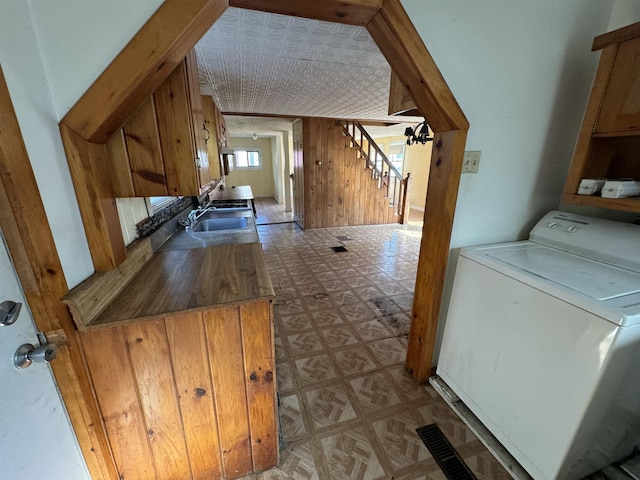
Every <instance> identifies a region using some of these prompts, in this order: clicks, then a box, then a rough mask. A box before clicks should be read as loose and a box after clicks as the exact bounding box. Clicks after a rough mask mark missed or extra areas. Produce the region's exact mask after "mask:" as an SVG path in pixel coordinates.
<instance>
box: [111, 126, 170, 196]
mask: <svg viewBox="0 0 640 480" xmlns="http://www.w3.org/2000/svg"><path fill="white" fill-rule="evenodd" d="M107 153H108V156H109V171H110V175H111V186H112V189H113V194H114V195H115V196H116V197H119V198H129V197H135V196H136V192H135V188H134V187H133V178H132V176H131V164H130V163H129V153H128V152H127V144H126V141H125V138H124V130H123V129H122V128H121V129H119V130H118V131H117V132H116V133H114V134H113V135H112V136H111V138H110V139H109V140H108V141H107ZM163 173H164V172H163Z"/></svg>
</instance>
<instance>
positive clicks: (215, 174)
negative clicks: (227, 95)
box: [202, 95, 222, 180]
mask: <svg viewBox="0 0 640 480" xmlns="http://www.w3.org/2000/svg"><path fill="white" fill-rule="evenodd" d="M217 110H218V109H217V107H216V105H215V103H214V101H213V97H209V96H206V95H205V96H203V97H202V114H203V117H204V125H205V127H206V128H207V130H208V133H207V136H208V139H207V142H206V145H207V158H208V160H209V176H210V178H211V179H212V180H218V179H220V178H221V177H222V174H221V172H222V169H221V168H220V151H219V150H218V133H217V132H218V127H217V126H216V118H217V115H218V114H217Z"/></svg>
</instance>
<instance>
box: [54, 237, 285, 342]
mask: <svg viewBox="0 0 640 480" xmlns="http://www.w3.org/2000/svg"><path fill="white" fill-rule="evenodd" d="M70 293H73V291H72V292H70ZM273 295H274V291H273V286H272V285H271V280H270V278H269V275H268V273H267V269H266V265H265V262H264V257H263V254H262V247H261V245H260V244H259V243H247V244H232V245H221V246H216V247H208V248H199V249H191V250H175V251H169V252H156V253H154V254H153V255H152V256H151V258H150V259H149V260H148V261H147V262H146V263H145V264H144V266H143V267H142V268H141V269H140V270H139V272H138V273H137V274H136V275H135V276H134V277H133V278H132V279H131V281H130V282H128V283H127V285H126V286H125V287H124V288H123V289H122V291H121V292H120V293H119V294H118V295H117V296H115V297H114V298H113V300H111V301H110V302H109V304H108V305H107V307H106V308H105V309H104V310H103V311H102V312H100V314H99V315H97V316H96V317H95V318H93V319H78V318H76V315H74V320H75V321H76V324H78V328H79V329H80V330H81V331H82V330H86V329H88V328H93V327H105V326H108V325H112V324H120V323H123V322H132V321H137V320H144V319H149V318H153V317H156V318H157V317H158V316H162V315H165V314H170V313H174V312H179V311H188V310H199V309H205V308H210V307H215V306H218V305H222V304H227V303H237V302H246V301H251V300H255V299H260V298H268V297H272V296H273ZM71 296H72V295H67V296H66V297H71ZM68 300H69V298H67V300H66V301H65V303H69V301H68ZM70 307H71V305H70ZM70 309H71V310H72V313H73V310H74V309H73V308H70Z"/></svg>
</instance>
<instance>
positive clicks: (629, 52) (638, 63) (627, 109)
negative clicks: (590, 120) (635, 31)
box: [595, 38, 640, 134]
mask: <svg viewBox="0 0 640 480" xmlns="http://www.w3.org/2000/svg"><path fill="white" fill-rule="evenodd" d="M595 131H596V133H613V132H616V133H620V134H624V133H636V134H640V38H636V39H634V40H629V41H627V42H623V43H621V44H619V46H618V51H617V54H616V58H615V61H614V62H613V68H612V69H611V78H610V79H609V82H608V85H607V89H606V93H605V95H604V99H603V101H602V110H601V112H600V117H599V118H598V122H597V124H596V129H595Z"/></svg>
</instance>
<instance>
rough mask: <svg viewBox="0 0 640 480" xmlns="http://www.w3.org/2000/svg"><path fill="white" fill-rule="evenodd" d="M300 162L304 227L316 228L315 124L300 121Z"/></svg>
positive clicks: (305, 120)
mask: <svg viewBox="0 0 640 480" xmlns="http://www.w3.org/2000/svg"><path fill="white" fill-rule="evenodd" d="M302 151H303V153H302V162H303V170H304V195H303V197H304V217H305V218H304V226H305V228H316V177H315V162H316V158H315V156H316V145H315V122H313V121H312V120H311V119H308V118H305V119H304V120H302Z"/></svg>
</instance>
